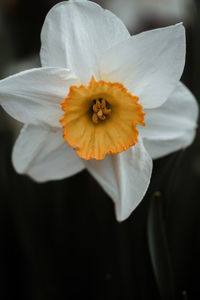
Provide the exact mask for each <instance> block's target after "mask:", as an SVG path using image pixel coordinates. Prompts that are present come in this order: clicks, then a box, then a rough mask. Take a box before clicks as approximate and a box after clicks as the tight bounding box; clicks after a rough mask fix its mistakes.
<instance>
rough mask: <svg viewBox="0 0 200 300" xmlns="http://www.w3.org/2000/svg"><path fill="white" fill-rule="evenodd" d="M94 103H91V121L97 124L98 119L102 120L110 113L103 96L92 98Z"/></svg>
mask: <svg viewBox="0 0 200 300" xmlns="http://www.w3.org/2000/svg"><path fill="white" fill-rule="evenodd" d="M93 102H94V104H93V105H92V110H93V114H92V121H93V123H95V124H98V123H99V121H104V120H105V119H106V116H107V115H109V114H110V113H111V108H109V103H108V102H107V100H106V99H104V98H99V99H96V100H93Z"/></svg>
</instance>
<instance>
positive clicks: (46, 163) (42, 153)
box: [0, 0, 198, 221]
mask: <svg viewBox="0 0 200 300" xmlns="http://www.w3.org/2000/svg"><path fill="white" fill-rule="evenodd" d="M41 40H42V46H41V62H42V67H41V68H36V69H31V70H28V71H24V72H21V73H18V74H16V75H13V76H10V77H8V78H6V79H4V80H2V81H1V82H0V103H1V105H2V107H3V108H4V109H5V110H6V111H7V113H8V114H10V115H11V116H12V117H14V118H15V119H17V120H19V121H21V122H23V123H24V124H25V125H24V127H23V128H22V130H21V133H20V135H19V137H18V139H17V141H16V143H15V146H14V150H13V155H12V160H13V164H14V167H15V169H16V171H17V172H18V173H21V174H28V175H29V176H31V177H32V178H33V179H35V180H36V181H38V182H44V181H48V180H55V179H62V178H66V177H69V176H72V175H74V174H76V173H78V172H80V171H82V170H83V169H85V168H86V169H87V170H88V171H89V172H90V173H91V174H92V175H93V176H94V177H95V178H96V180H97V181H98V182H99V184H100V185H101V186H102V187H103V189H104V190H105V191H106V192H107V194H108V195H109V196H110V197H111V198H112V200H113V201H114V203H115V209H116V217H117V220H119V221H122V220H124V219H126V218H127V217H128V216H129V215H130V214H131V212H132V211H133V210H134V209H135V208H136V206H137V205H138V204H139V203H140V201H141V200H142V198H143V197H144V195H145V193H146V191H147V188H148V186H149V182H150V178H151V172H152V159H155V158H158V157H161V156H163V155H166V154H169V153H171V152H173V151H175V150H178V149H181V148H182V147H186V146H188V145H189V144H191V142H192V141H193V139H194V136H195V127H196V120H197V114H198V108H197V104H196V101H195V99H194V97H193V95H192V94H191V93H190V91H189V90H188V89H187V88H186V87H185V86H184V85H183V84H182V83H180V82H179V80H180V77H181V74H182V72H183V68H184V62H185V31H184V27H183V25H182V24H177V25H175V26H170V27H166V28H161V29H157V30H152V31H148V32H144V33H141V34H139V35H136V36H130V34H129V32H128V31H127V29H126V27H125V26H124V24H123V23H122V22H121V21H120V20H119V19H118V18H117V17H116V16H115V15H113V14H112V13H111V12H110V11H107V10H104V9H102V8H101V7H100V6H98V5H97V4H95V3H93V2H90V1H86V0H82V1H81V0H75V1H72V0H71V1H67V2H61V3H59V4H58V5H56V6H55V7H53V8H52V10H50V12H49V13H48V15H47V17H46V20H45V22H44V26H43V28H42V33H41ZM77 188H78V187H77Z"/></svg>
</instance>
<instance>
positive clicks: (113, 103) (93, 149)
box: [60, 77, 145, 160]
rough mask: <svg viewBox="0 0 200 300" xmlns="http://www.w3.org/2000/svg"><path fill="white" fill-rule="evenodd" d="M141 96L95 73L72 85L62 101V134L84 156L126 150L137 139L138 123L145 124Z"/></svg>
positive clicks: (88, 157) (99, 158)
mask: <svg viewBox="0 0 200 300" xmlns="http://www.w3.org/2000/svg"><path fill="white" fill-rule="evenodd" d="M138 100H139V98H138V97H136V96H133V95H132V94H131V93H129V92H128V91H127V89H126V88H125V87H124V86H123V85H122V84H121V83H111V82H105V81H103V80H100V81H96V80H95V79H94V77H92V79H91V81H90V83H89V85H88V86H85V85H80V86H79V87H77V86H71V87H70V90H69V94H68V96H67V97H66V98H65V99H64V101H63V102H62V103H61V105H62V109H63V111H64V115H63V118H62V119H61V120H60V122H61V124H62V126H63V138H64V139H65V140H66V141H67V142H68V144H69V145H70V146H72V147H73V148H74V150H76V152H77V153H78V155H79V156H80V157H81V158H83V159H85V160H89V159H97V160H102V159H103V158H104V157H105V155H106V154H110V153H120V152H122V151H124V150H127V149H128V148H129V147H130V146H134V145H135V144H136V143H137V141H138V130H137V128H136V125H142V126H144V125H145V123H144V115H145V113H144V112H143V109H142V106H141V105H140V104H139V103H138Z"/></svg>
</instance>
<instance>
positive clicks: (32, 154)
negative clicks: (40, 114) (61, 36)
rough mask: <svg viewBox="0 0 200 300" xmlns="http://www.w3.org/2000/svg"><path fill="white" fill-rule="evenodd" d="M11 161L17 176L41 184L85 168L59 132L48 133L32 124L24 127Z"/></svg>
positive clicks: (58, 130) (57, 130)
mask: <svg viewBox="0 0 200 300" xmlns="http://www.w3.org/2000/svg"><path fill="white" fill-rule="evenodd" d="M12 160H13V165H14V167H15V169H16V171H17V172H18V173H20V174H27V175H29V176H31V177H32V178H33V179H34V180H36V181H38V182H44V181H48V180H57V179H63V178H66V177H69V176H72V175H74V174H76V173H78V172H80V171H82V170H83V169H84V165H83V163H82V161H81V160H80V158H79V157H78V156H77V154H76V153H75V151H74V150H73V149H72V148H70V147H69V146H68V145H67V143H66V142H65V141H64V140H63V138H62V132H61V130H60V129H56V130H55V131H49V130H45V129H42V128H40V127H39V126H33V125H25V126H24V127H23V128H22V130H21V133H20V135H19V137H18V139H17V141H16V143H15V146H14V149H13V155H12Z"/></svg>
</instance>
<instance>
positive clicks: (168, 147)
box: [143, 129, 196, 159]
mask: <svg viewBox="0 0 200 300" xmlns="http://www.w3.org/2000/svg"><path fill="white" fill-rule="evenodd" d="M195 135H196V130H195V129H190V130H187V131H186V132H184V133H183V134H182V135H180V136H179V137H177V138H175V139H171V140H163V139H160V140H158V139H156V140H149V139H146V138H145V139H143V142H144V146H145V148H146V150H147V151H148V153H149V154H150V155H151V157H152V159H157V158H161V157H163V156H165V155H168V154H171V153H173V152H175V151H178V150H181V149H184V148H186V147H188V146H190V145H191V144H192V142H193V141H194V138H195Z"/></svg>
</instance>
